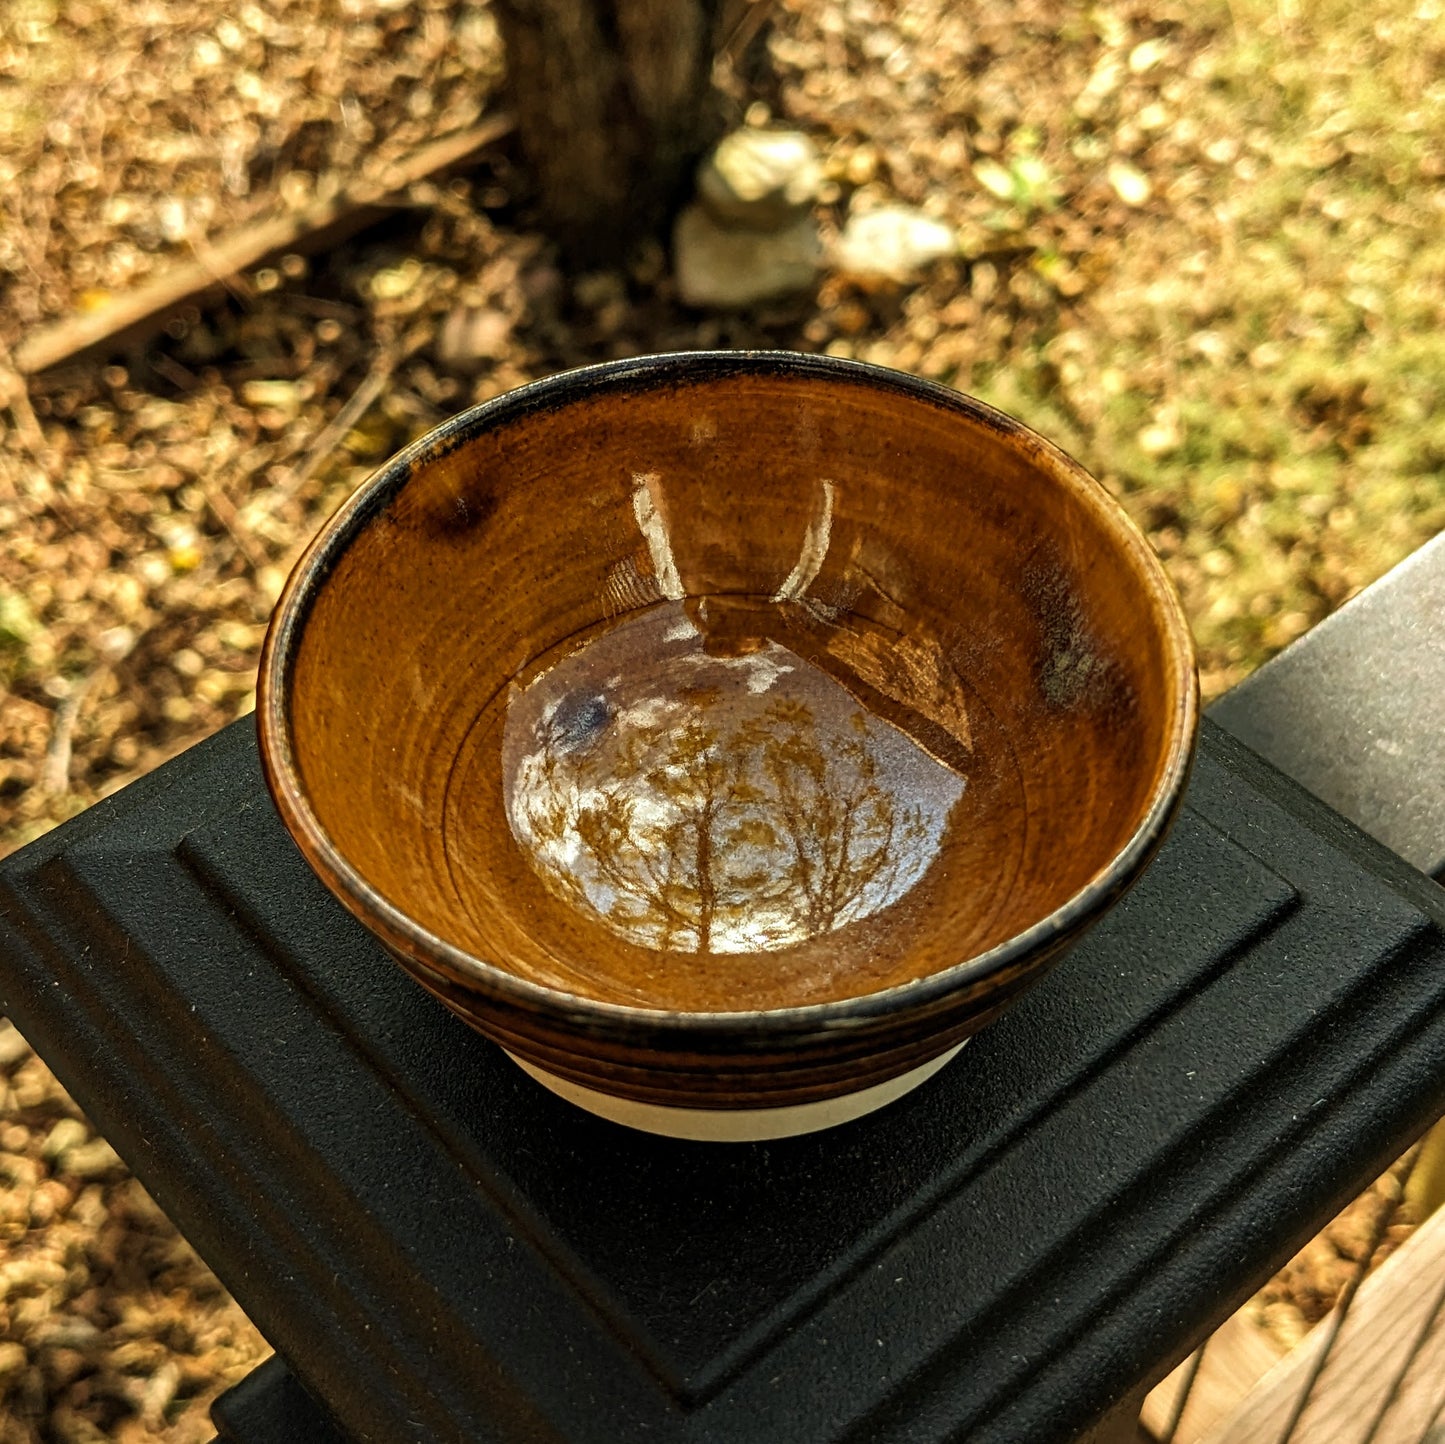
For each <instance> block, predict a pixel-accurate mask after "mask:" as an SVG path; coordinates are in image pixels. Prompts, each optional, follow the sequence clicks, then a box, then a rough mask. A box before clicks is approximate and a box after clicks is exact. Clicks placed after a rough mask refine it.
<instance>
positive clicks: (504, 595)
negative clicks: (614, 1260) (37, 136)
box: [259, 353, 1198, 1137]
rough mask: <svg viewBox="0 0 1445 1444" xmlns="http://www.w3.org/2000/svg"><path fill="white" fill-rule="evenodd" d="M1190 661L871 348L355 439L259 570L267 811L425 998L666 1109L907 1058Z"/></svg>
mask: <svg viewBox="0 0 1445 1444" xmlns="http://www.w3.org/2000/svg"><path fill="white" fill-rule="evenodd" d="M1197 705H1198V704H1197V689H1196V681H1195V669H1194V662H1193V654H1192V648H1191V643H1190V638H1189V632H1188V628H1187V626H1186V624H1185V621H1184V618H1183V616H1182V614H1181V611H1180V607H1179V603H1178V600H1177V598H1176V596H1175V594H1174V593H1173V591H1172V590H1171V588H1170V586H1169V584H1168V582H1167V580H1166V579H1165V576H1164V574H1163V571H1162V569H1161V567H1160V565H1159V563H1158V561H1157V560H1156V559H1155V557H1154V556H1153V554H1152V553H1151V552H1150V550H1149V548H1148V545H1147V544H1146V542H1145V541H1144V539H1143V537H1142V536H1141V535H1140V533H1139V532H1138V530H1137V529H1136V528H1135V527H1134V526H1133V524H1132V523H1131V522H1130V521H1129V519H1128V517H1127V516H1126V515H1125V513H1124V512H1123V511H1122V509H1121V508H1120V507H1119V506H1118V505H1117V504H1116V503H1115V502H1114V501H1113V500H1112V498H1111V497H1110V496H1109V495H1108V494H1107V493H1106V492H1105V491H1104V490H1103V488H1102V487H1100V486H1099V485H1098V484H1097V483H1096V482H1095V481H1094V480H1093V479H1092V478H1090V477H1089V476H1088V475H1087V474H1086V473H1085V472H1084V471H1083V470H1081V469H1080V468H1079V467H1078V466H1077V465H1076V464H1075V463H1074V462H1072V461H1070V460H1069V459H1068V457H1066V456H1064V455H1063V454H1062V453H1061V452H1060V451H1058V450H1057V449H1056V448H1055V447H1053V446H1051V445H1050V444H1049V443H1048V442H1046V441H1044V440H1043V439H1042V438H1040V437H1039V436H1037V435H1035V434H1034V433H1033V432H1031V431H1029V430H1027V429H1026V428H1025V427H1023V426H1021V425H1019V424H1018V423H1017V422H1015V421H1012V420H1010V419H1009V418H1008V417H1006V416H1003V415H1001V414H1000V413H998V412H996V411H994V410H991V409H990V408H989V407H987V406H984V405H982V404H980V403H979V402H976V401H972V400H970V399H968V398H967V397H964V396H962V395H959V394H957V393H955V392H953V391H949V390H947V389H945V388H943V387H941V386H936V385H933V384H930V383H928V382H924V381H920V380H917V379H914V378H911V377H907V376H903V375H900V374H897V373H893V372H890V371H886V370H882V369H880V368H877V367H871V366H864V365H860V364H857V363H853V362H847V361H841V360H833V359H829V358H821V357H811V356H798V355H791V354H782V353H779V354H768V353H690V354H683V355H674V356H654V357H645V358H642V359H639V360H632V361H624V362H618V363H613V364H608V365H604V366H597V367H592V368H588V369H586V370H582V371H575V372H571V373H568V374H566V375H561V376H556V377H553V378H551V379H549V380H545V381H539V382H536V383H534V384H532V385H528V386H524V387H522V388H521V389H520V390H517V391H514V392H512V393H510V394H509V395H506V396H502V397H500V398H498V399H497V400H495V401H491V402H488V403H486V404H485V405H483V406H479V407H477V408H475V409H473V410H471V411H467V412H464V413H463V414H461V415H459V416H457V417H454V418H453V419H452V420H450V421H448V422H446V423H445V424H444V425H442V426H440V427H439V428H437V429H436V430H435V431H433V432H432V433H431V434H429V435H428V436H426V437H424V438H422V440H420V441H418V442H417V443H415V444H414V445H413V446H410V447H408V448H407V449H406V450H405V451H403V452H402V453H400V454H399V455H398V456H397V457H395V458H394V459H393V460H392V461H391V462H389V463H388V464H387V465H385V466H384V467H382V469H381V470H380V471H379V472H377V474H376V475H375V476H373V477H372V478H371V479H370V480H369V481H367V482H366V483H365V484H364V485H363V486H361V487H360V489H359V490H358V491H357V492H356V493H355V494H354V495H353V496H352V497H351V498H350V500H349V501H347V502H346V504H345V505H343V506H342V508H341V509H340V510H339V511H338V512H337V514H336V515H335V516H334V517H333V518H332V519H331V521H330V522H329V523H328V524H327V525H326V527H325V528H324V529H323V531H322V532H321V534H320V535H319V536H318V537H317V539H316V540H315V542H314V543H313V544H312V546H311V548H310V549H309V551H308V552H307V553H306V554H305V556H304V557H303V558H302V560H301V562H300V564H299V565H298V566H297V568H296V570H295V572H294V574H293V575H292V577H291V579H290V582H289V584H288V586H287V588H286V591H285V593H284V595H283V596H282V598H281V602H280V605H279V607H278V609H277V613H276V616H275V619H274V621H273V624H272V628H271V632H270V635H269V637H268V641H267V647H266V652H265V655H264V658H263V661H262V669H261V684H260V701H259V725H260V735H261V743H262V756H263V760H264V764H265V769H266V775H267V779H268V783H269V786H270V788H271V791H272V794H273V796H274V797H275V800H276V804H277V806H278V808H279V809H280V812H281V816H282V817H283V819H284V820H285V823H286V825H287V827H288V828H289V830H290V832H291V834H292V836H293V837H294V838H295V840H296V842H297V843H298V844H299V846H300V848H301V850H302V852H303V853H304V854H305V856H306V858H307V860H308V861H309V862H310V863H311V865H312V866H313V867H314V868H315V870H316V871H317V873H318V874H319V875H320V876H321V878H322V879H323V880H324V882H325V883H326V884H327V886H328V887H330V888H331V890H332V891H333V892H334V893H335V894H336V895H337V897H339V898H340V899H341V901H342V902H343V903H345V905H346V906H347V907H348V908H350V909H351V911H352V912H353V913H355V914H356V916H357V917H359V918H360V919H361V920H362V921H363V922H364V923H365V924H366V925H367V926H368V927H369V928H371V929H372V931H373V932H374V933H375V934H376V936H377V937H378V938H380V940H381V941H382V942H383V943H384V944H385V945H386V947H387V948H388V949H389V950H390V951H391V953H392V954H393V955H394V956H395V958H396V959H397V960H398V961H399V962H400V963H401V965H402V966H403V967H404V968H406V969H407V970H408V971H409V972H410V973H411V974H412V976H413V977H415V978H416V979H417V981H419V982H420V983H421V984H422V985H423V986H424V987H426V988H428V989H430V990H431V991H432V992H433V993H434V994H436V995H437V996H438V997H439V998H441V999H442V1000H443V1001H444V1002H445V1003H446V1004H447V1005H448V1006H449V1007H451V1008H453V1009H454V1010H455V1011H456V1012H457V1013H459V1014H460V1015H461V1016H462V1017H463V1018H465V1019H466V1020H467V1021H468V1022H469V1023H471V1024H473V1025H474V1026H475V1027H477V1028H478V1029H480V1030H481V1031H482V1032H483V1033H484V1034H486V1035H487V1036H488V1037H489V1038H492V1039H494V1040H495V1041H496V1042H497V1043H499V1044H501V1046H502V1047H503V1048H505V1049H506V1050H507V1051H508V1052H509V1053H510V1054H511V1055H512V1056H513V1057H514V1058H515V1059H516V1060H517V1061H518V1062H519V1063H520V1064H521V1065H522V1066H523V1067H524V1068H526V1069H527V1070H528V1071H529V1072H531V1073H532V1074H533V1075H534V1076H536V1077H538V1078H540V1079H541V1081H543V1082H545V1083H546V1084H547V1085H548V1086H549V1087H552V1088H553V1089H554V1090H555V1091H557V1092H559V1093H562V1094H563V1095H564V1096H567V1097H570V1098H572V1099H573V1100H574V1101H576V1102H578V1103H580V1104H582V1105H583V1106H585V1107H589V1108H592V1109H593V1110H594V1111H597V1112H601V1113H604V1114H606V1115H607V1116H610V1117H614V1118H617V1119H619V1120H621V1121H624V1122H628V1123H632V1124H635V1125H637V1126H641V1127H647V1128H653V1129H655V1130H657V1131H663V1132H671V1133H679V1134H682V1135H684V1136H713V1137H757V1136H769V1135H777V1134H783V1133H789V1132H797V1131H802V1130H804V1129H807V1128H812V1127H819V1126H825V1125H827V1124H830V1123H833V1122H837V1121H840V1120H842V1119H844V1118H847V1117H851V1116H856V1115H857V1114H859V1113H861V1112H865V1111H868V1109H870V1108H872V1107H876V1106H879V1105H880V1104H881V1103H884V1102H887V1101H888V1100H889V1099H891V1098H893V1097H896V1096H898V1095H899V1094H900V1093H902V1092H904V1091H906V1090H907V1089H908V1088H909V1087H911V1086H913V1085H915V1084H916V1083H917V1082H918V1081H920V1080H921V1078H922V1077H924V1076H926V1075H927V1074H928V1073H929V1072H931V1071H933V1070H934V1069H936V1068H937V1067H938V1066H940V1065H941V1063H942V1061H944V1060H946V1058H947V1057H948V1056H950V1055H951V1053H952V1052H953V1051H954V1050H956V1049H957V1047H958V1046H959V1045H960V1044H961V1043H962V1041H963V1040H964V1039H966V1038H967V1037H968V1036H969V1035H970V1034H971V1033H973V1032H974V1031H975V1030H977V1029H978V1028H980V1027H982V1026H983V1025H984V1024H985V1023H987V1022H988V1021H989V1020H990V1019H992V1018H994V1017H995V1016H997V1014H998V1013H999V1011H1000V1010H1001V1009H1002V1008H1004V1007H1005V1006H1007V1004H1008V1003H1009V1002H1010V1001H1011V1000H1012V999H1013V998H1015V997H1016V996H1017V995H1018V993H1019V991H1020V990H1021V989H1022V988H1024V987H1025V986H1027V985H1028V984H1029V983H1031V982H1033V981H1034V980H1035V979H1037V978H1038V977H1039V976H1040V974H1041V973H1042V972H1043V971H1044V970H1045V969H1046V968H1047V967H1048V966H1049V965H1050V963H1052V962H1053V961H1054V960H1055V959H1056V958H1058V956H1059V955H1060V954H1061V953H1062V952H1063V951H1064V950H1065V949H1066V948H1067V947H1068V945H1069V944H1070V943H1071V942H1073V941H1074V940H1075V939H1076V938H1077V937H1078V936H1079V935H1080V933H1081V932H1082V931H1083V930H1084V929H1085V928H1087V927H1088V926H1089V925H1090V924H1091V923H1092V922H1094V921H1095V920H1096V919H1097V918H1098V917H1099V916H1100V915H1101V914H1102V913H1103V912H1104V911H1105V910H1106V909H1107V908H1108V907H1109V906H1110V905H1111V904H1112V903H1113V902H1114V901H1115V900H1116V899H1117V898H1118V897H1119V895H1120V894H1121V893H1122V892H1123V890H1124V889H1125V888H1126V887H1128V885H1129V884H1130V883H1131V882H1132V881H1133V880H1134V878H1135V877H1136V876H1137V875H1138V873H1139V872H1140V870H1141V869H1142V868H1143V867H1144V866H1145V865H1146V864H1147V862H1148V860H1149V859H1150V857H1151V856H1152V855H1153V853H1154V851H1155V849H1156V848H1157V847H1158V845H1159V843H1160V841H1161V839H1162V838H1163V836H1164V834H1165V831H1166V829H1167V827H1168V825H1169V823H1170V820H1171V818H1172V816H1173V814H1174V812H1175V810H1176V808H1177V806H1178V803H1179V800H1180V796H1181V793H1182V790H1183V787H1184V783H1185V779H1186V775H1187V772H1188V768H1189V762H1190V758H1191V755H1192V749H1193V743H1194V737H1195V729H1196V721H1197Z"/></svg>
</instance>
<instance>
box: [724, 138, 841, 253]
mask: <svg viewBox="0 0 1445 1444" xmlns="http://www.w3.org/2000/svg"><path fill="white" fill-rule="evenodd" d="M822 180H823V167H822V162H821V160H820V159H819V156H818V148H817V147H816V146H815V145H814V144H813V142H812V140H811V139H810V138H809V137H808V136H806V135H804V134H803V132H802V131H799V130H757V129H753V128H751V127H748V128H744V129H742V130H735V131H733V132H732V133H731V134H729V135H725V136H724V137H723V138H722V139H721V140H720V141H719V142H718V143H717V145H716V147H715V148H714V149H713V152H712V154H711V155H709V156H708V158H707V159H706V160H705V161H703V163H702V165H701V166H700V167H699V169H698V174H697V193H698V199H699V200H700V201H701V202H702V203H703V205H705V206H706V207H707V209H708V210H709V212H711V214H712V215H713V217H714V218H715V219H716V220H718V221H721V222H722V223H723V224H724V225H728V226H746V227H748V228H750V229H752V230H762V231H771V230H780V229H782V228H784V227H786V226H788V225H789V224H790V223H792V222H793V221H795V220H796V219H797V218H798V217H799V216H800V215H802V214H803V213H805V212H806V211H807V210H808V208H809V207H810V206H811V205H812V203H813V201H814V199H815V198H816V197H817V194H818V187H819V186H820V185H821V184H822Z"/></svg>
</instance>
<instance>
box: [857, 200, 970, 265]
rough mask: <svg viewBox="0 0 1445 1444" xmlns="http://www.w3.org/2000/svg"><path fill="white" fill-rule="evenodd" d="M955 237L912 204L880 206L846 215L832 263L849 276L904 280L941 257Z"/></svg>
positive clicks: (951, 251)
mask: <svg viewBox="0 0 1445 1444" xmlns="http://www.w3.org/2000/svg"><path fill="white" fill-rule="evenodd" d="M957 252H958V237H957V236H956V235H955V234H954V232H953V229H952V228H951V227H949V226H946V225H944V223H943V222H942V221H938V220H935V219H934V218H933V217H932V216H928V215H925V214H924V213H923V212H922V211H919V210H914V209H913V207H912V206H883V207H880V208H879V209H878V210H875V211H865V212H864V213H863V214H862V215H855V216H849V218H848V224H847V225H846V226H844V227H843V233H842V235H840V236H839V237H838V240H837V243H836V245H835V246H834V249H833V264H834V265H835V266H836V267H837V269H838V270H840V271H842V272H844V273H845V274H847V275H850V276H868V277H874V276H876V277H884V278H887V279H889V280H893V281H906V280H908V279H910V277H912V276H914V275H916V274H917V273H918V272H919V271H921V270H922V269H923V268H924V267H925V266H929V265H932V264H933V262H934V261H937V260H940V259H941V258H942V257H944V256H952V255H956V254H957Z"/></svg>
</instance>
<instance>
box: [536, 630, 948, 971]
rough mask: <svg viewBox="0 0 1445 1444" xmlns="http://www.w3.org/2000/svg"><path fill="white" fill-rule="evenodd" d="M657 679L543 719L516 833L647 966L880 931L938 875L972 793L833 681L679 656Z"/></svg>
mask: <svg viewBox="0 0 1445 1444" xmlns="http://www.w3.org/2000/svg"><path fill="white" fill-rule="evenodd" d="M675 635H676V634H674V638H675ZM674 638H668V639H666V640H669V641H671V640H673V639H674ZM684 650H687V649H684ZM684 664H686V665H684ZM564 665H565V664H564ZM589 680H590V679H589ZM613 680H614V681H615V680H616V679H613ZM651 680H652V684H653V685H651V686H650V687H648V688H646V689H645V695H644V696H642V697H641V698H639V695H638V692H637V691H636V690H631V691H630V693H629V695H628V696H627V697H626V698H622V697H620V696H618V697H608V696H606V695H604V692H605V688H606V684H605V683H604V684H603V689H602V690H596V689H595V687H582V688H574V689H572V690H569V691H566V692H562V693H561V695H558V690H557V689H556V688H555V687H554V688H553V690H552V696H551V700H550V701H549V702H547V703H546V704H545V705H543V706H541V707H540V708H538V709H537V710H535V711H533V712H532V715H531V717H530V719H528V723H527V724H526V733H527V746H526V748H525V750H524V752H523V753H522V755H520V756H518V755H517V754H516V753H515V752H514V753H513V757H514V761H515V767H514V769H513V770H512V774H511V776H510V778H509V785H508V794H509V795H508V815H509V819H510V821H511V825H512V829H513V832H514V834H515V835H516V836H517V838H518V841H519V842H521V843H522V844H523V847H524V851H525V852H526V853H527V854H528V856H529V859H530V861H531V862H532V865H533V866H534V868H535V869H536V871H537V872H538V874H539V876H540V877H541V878H542V880H543V881H544V883H545V884H546V885H547V888H548V890H549V891H550V892H552V893H553V894H554V895H556V896H558V897H560V898H562V899H564V900H566V901H567V902H569V903H570V904H571V905H572V906H574V907H575V908H577V909H579V910H580V911H582V912H583V913H585V914H588V915H591V916H593V917H596V918H598V919H599V920H601V921H603V922H604V923H606V924H607V925H608V926H609V927H610V929H611V930H612V931H614V932H616V933H618V934H620V935H621V936H622V937H623V938H625V939H626V940H627V941H629V942H633V943H636V944H640V945H642V946H645V947H650V948H655V949H659V950H675V951H682V952H703V953H742V952H752V951H759V950H764V951H765V950H768V949H773V948H781V947H787V946H790V945H792V944H795V943H798V942H801V941H803V940H805V939H807V938H810V937H816V936H818V935H820V934H823V933H827V932H830V931H832V930H833V929H836V928H839V927H842V926H844V925H845V924H847V923H849V922H852V921H854V920H856V919H859V918H862V917H865V916H868V915H869V914H871V913H874V912H877V911H878V910H879V909H880V908H883V907H886V906H888V905H889V904H890V903H892V902H894V901H896V900H897V899H898V898H900V897H901V896H902V895H903V894H904V893H905V892H907V890H908V889H909V888H911V887H912V886H913V885H914V884H915V883H916V882H917V881H918V880H919V878H920V877H921V876H922V875H923V873H924V872H925V871H926V869H927V866H928V864H929V862H930V861H931V859H932V856H933V854H934V853H935V851H936V849H937V846H938V843H939V841H940V837H941V833H942V830H943V827H944V825H945V823H946V816H947V812H948V809H949V808H950V807H951V806H952V803H953V802H954V801H956V799H957V797H958V795H959V794H960V792H961V791H962V782H961V780H959V779H958V778H957V777H955V776H954V775H953V774H951V773H948V772H946V771H945V770H944V769H941V768H939V767H938V766H937V764H936V763H934V762H933V761H932V759H930V758H927V757H926V755H925V754H923V753H921V752H920V751H919V749H917V748H916V747H915V746H914V745H913V744H912V743H911V742H910V741H909V740H908V739H907V738H906V737H904V736H903V735H902V734H900V733H899V732H897V731H896V730H895V729H893V728H891V727H889V726H887V725H886V724H883V723H881V722H879V721H878V720H877V719H875V718H872V717H870V716H869V714H867V713H866V712H865V711H863V710H862V709H861V708H859V707H858V705H857V703H856V702H855V700H854V699H853V698H852V697H850V696H848V694H847V693H846V692H844V691H843V689H842V688H841V687H839V686H838V685H837V684H836V683H835V682H833V681H832V680H831V679H830V678H828V677H826V676H825V675H824V674H822V673H821V672H818V671H817V670H816V669H815V668H813V667H811V666H810V665H809V664H808V663H806V662H804V661H802V659H801V658H797V657H794V656H793V655H792V654H791V653H789V652H787V651H786V650H785V649H782V648H779V647H776V646H773V645H767V646H765V647H764V648H763V649H762V652H761V653H759V654H754V655H753V656H751V657H743V658H735V659H728V660H726V661H720V660H717V659H711V658H707V657H704V656H700V655H693V656H685V655H684V656H677V655H672V656H668V655H666V654H665V655H664V656H663V657H662V658H661V659H660V661H658V665H657V667H656V669H655V670H654V671H653V675H652V679H651ZM669 684H671V685H669ZM619 690H620V689H619ZM800 694H801V695H800ZM523 696H524V697H525V694H523ZM624 701H625V702H626V703H627V705H622V704H623V702H624ZM519 720H520V719H519ZM920 765H921V772H920ZM932 773H942V781H941V783H940V781H939V779H938V778H937V777H934V776H930V775H929V774H932ZM920 775H922V776H923V777H924V781H925V785H924V786H923V787H921V788H920V787H919V785H918V779H919V777H920Z"/></svg>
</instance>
